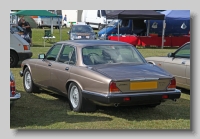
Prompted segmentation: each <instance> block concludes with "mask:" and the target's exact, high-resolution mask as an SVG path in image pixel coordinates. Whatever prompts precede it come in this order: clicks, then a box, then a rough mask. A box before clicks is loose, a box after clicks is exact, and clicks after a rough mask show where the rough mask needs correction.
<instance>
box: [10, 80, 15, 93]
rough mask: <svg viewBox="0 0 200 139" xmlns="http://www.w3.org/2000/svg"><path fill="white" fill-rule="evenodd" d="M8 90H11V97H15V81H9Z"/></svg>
mask: <svg viewBox="0 0 200 139" xmlns="http://www.w3.org/2000/svg"><path fill="white" fill-rule="evenodd" d="M10 90H11V95H12V96H14V95H15V81H10Z"/></svg>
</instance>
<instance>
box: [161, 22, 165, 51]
mask: <svg viewBox="0 0 200 139" xmlns="http://www.w3.org/2000/svg"><path fill="white" fill-rule="evenodd" d="M164 37H165V20H163V30H162V46H161V49H163V46H164Z"/></svg>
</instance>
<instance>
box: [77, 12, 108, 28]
mask: <svg viewBox="0 0 200 139" xmlns="http://www.w3.org/2000/svg"><path fill="white" fill-rule="evenodd" d="M81 20H82V22H85V23H86V24H88V25H90V26H91V27H92V28H96V29H99V30H100V29H102V28H103V27H104V26H105V25H106V11H105V10H83V12H82V19H81Z"/></svg>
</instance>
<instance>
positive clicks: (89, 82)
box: [69, 66, 111, 94]
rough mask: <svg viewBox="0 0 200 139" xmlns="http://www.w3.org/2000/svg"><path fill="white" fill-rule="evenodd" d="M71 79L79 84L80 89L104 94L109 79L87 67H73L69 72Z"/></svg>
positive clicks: (106, 91) (107, 87)
mask: <svg viewBox="0 0 200 139" xmlns="http://www.w3.org/2000/svg"><path fill="white" fill-rule="evenodd" d="M69 80H71V81H74V82H76V83H77V84H79V86H80V87H81V89H82V90H85V91H90V92H97V93H102V94H106V93H108V89H109V83H110V81H111V79H109V78H107V77H105V76H103V75H101V74H99V73H97V72H95V71H93V70H91V69H89V68H87V67H75V66H74V67H73V68H72V70H71V73H70V79H69Z"/></svg>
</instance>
